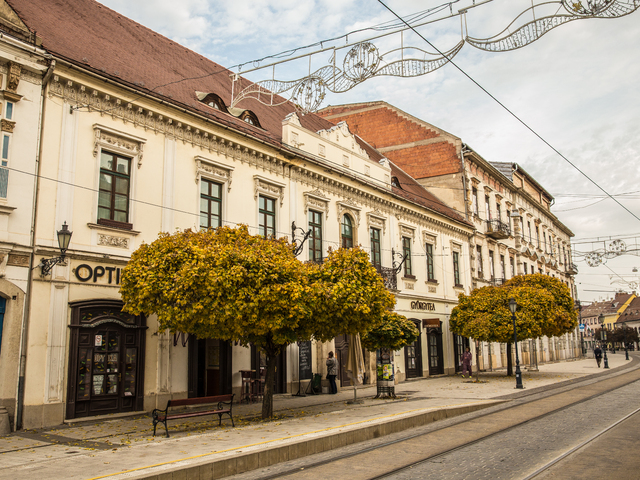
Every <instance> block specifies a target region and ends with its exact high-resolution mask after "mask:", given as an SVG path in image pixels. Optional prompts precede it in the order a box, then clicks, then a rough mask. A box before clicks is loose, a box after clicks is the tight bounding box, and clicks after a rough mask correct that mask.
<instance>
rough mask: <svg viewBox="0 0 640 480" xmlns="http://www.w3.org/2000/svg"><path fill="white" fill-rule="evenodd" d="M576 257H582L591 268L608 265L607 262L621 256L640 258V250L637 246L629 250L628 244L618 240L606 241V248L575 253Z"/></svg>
mask: <svg viewBox="0 0 640 480" xmlns="http://www.w3.org/2000/svg"><path fill="white" fill-rule="evenodd" d="M574 254H575V256H576V257H580V256H582V257H583V258H584V260H585V261H586V262H587V265H589V266H590V267H599V266H600V265H604V264H606V263H607V260H610V259H612V258H616V257H619V256H621V255H635V256H637V257H640V248H638V246H637V244H636V246H634V247H632V248H629V247H628V246H627V244H626V243H625V242H624V241H623V240H620V239H619V238H618V239H615V240H611V241H605V242H604V247H603V248H599V249H597V250H593V251H591V252H584V253H580V252H575V251H574Z"/></svg>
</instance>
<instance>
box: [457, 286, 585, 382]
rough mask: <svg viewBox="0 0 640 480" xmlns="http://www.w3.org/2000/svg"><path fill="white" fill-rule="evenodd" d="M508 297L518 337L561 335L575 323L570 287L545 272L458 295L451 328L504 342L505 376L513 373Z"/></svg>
mask: <svg viewBox="0 0 640 480" xmlns="http://www.w3.org/2000/svg"><path fill="white" fill-rule="evenodd" d="M510 298H513V299H515V301H516V303H517V304H518V310H517V311H516V330H517V332H518V340H525V339H528V338H539V337H541V336H548V337H552V336H558V335H562V334H564V333H567V332H570V331H571V330H572V329H574V328H575V327H576V326H577V324H578V320H577V316H576V312H575V309H574V306H573V301H572V299H571V294H570V292H569V288H568V287H567V286H566V285H565V284H564V283H562V282H561V281H560V280H559V279H557V278H554V277H550V276H548V275H542V274H535V275H520V276H517V277H514V278H512V279H510V280H509V281H508V282H506V283H504V284H503V285H501V286H497V287H483V288H479V289H476V290H474V291H472V292H471V294H470V295H468V296H467V295H465V294H460V295H459V297H458V305H457V306H456V307H455V308H454V309H453V310H452V312H451V318H450V320H449V327H450V329H451V331H452V332H453V333H457V334H458V335H463V336H465V337H470V338H473V339H475V340H478V341H482V342H499V343H506V344H507V352H508V354H507V375H512V365H511V343H512V341H513V322H512V319H511V311H510V310H509V299H510ZM476 370H477V369H476Z"/></svg>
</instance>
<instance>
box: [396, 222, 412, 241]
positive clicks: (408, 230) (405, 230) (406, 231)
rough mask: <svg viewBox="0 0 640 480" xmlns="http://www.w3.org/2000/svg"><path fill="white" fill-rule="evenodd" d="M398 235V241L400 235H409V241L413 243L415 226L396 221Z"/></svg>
mask: <svg viewBox="0 0 640 480" xmlns="http://www.w3.org/2000/svg"><path fill="white" fill-rule="evenodd" d="M398 236H399V237H400V241H402V237H409V238H410V239H411V243H415V241H416V227H414V226H411V225H407V224H406V223H402V222H398Z"/></svg>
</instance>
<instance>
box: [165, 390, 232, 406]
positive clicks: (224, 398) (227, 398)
mask: <svg viewBox="0 0 640 480" xmlns="http://www.w3.org/2000/svg"><path fill="white" fill-rule="evenodd" d="M234 395H235V393H230V394H228V395H216V396H215V397H197V398H182V399H179V400H169V402H168V403H167V408H169V407H185V406H188V405H202V404H205V403H220V402H225V403H229V402H233V397H234Z"/></svg>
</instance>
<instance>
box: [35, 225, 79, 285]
mask: <svg viewBox="0 0 640 480" xmlns="http://www.w3.org/2000/svg"><path fill="white" fill-rule="evenodd" d="M72 234H73V232H72V231H70V230H69V228H68V227H67V222H64V224H63V225H62V228H61V229H60V230H58V247H60V256H59V257H54V258H43V259H42V260H40V267H41V268H42V269H41V271H40V275H42V276H43V277H46V276H47V275H49V273H50V272H51V270H52V269H53V267H54V266H55V265H57V264H59V263H60V262H63V261H64V259H65V255H66V253H67V249H68V248H69V242H71V235H72Z"/></svg>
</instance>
